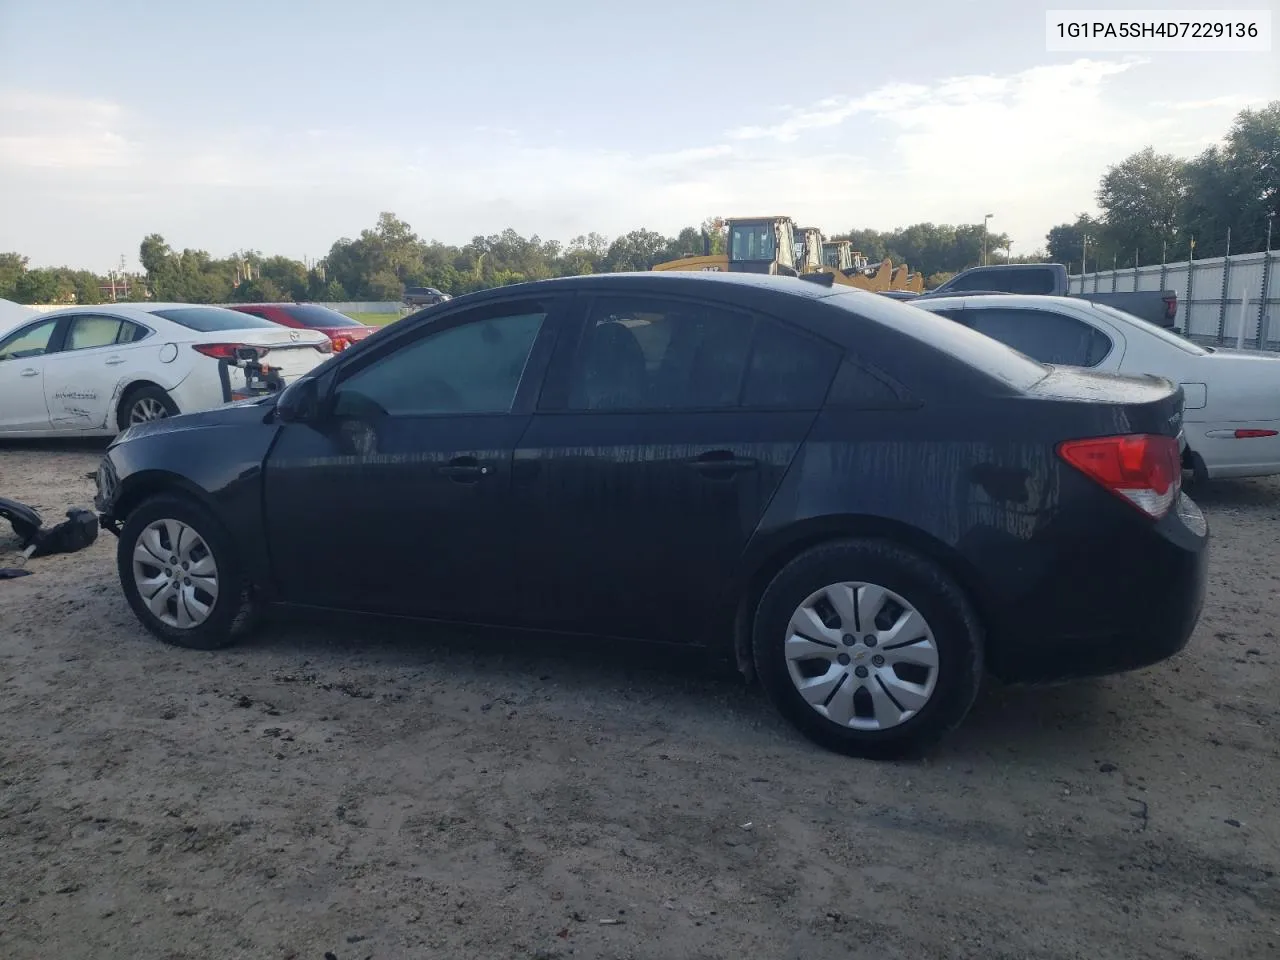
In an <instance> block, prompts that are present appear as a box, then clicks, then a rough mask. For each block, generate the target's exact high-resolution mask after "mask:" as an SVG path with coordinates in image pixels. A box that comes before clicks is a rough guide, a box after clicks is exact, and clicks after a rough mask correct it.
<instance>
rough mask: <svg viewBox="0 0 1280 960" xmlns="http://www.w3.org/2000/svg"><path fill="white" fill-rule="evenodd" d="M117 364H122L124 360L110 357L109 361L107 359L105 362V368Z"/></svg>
mask: <svg viewBox="0 0 1280 960" xmlns="http://www.w3.org/2000/svg"><path fill="white" fill-rule="evenodd" d="M117 363H124V358H122V357H112V358H111V359H109V360H108V361H107V366H108V367H114V366H115V365H116V364H117Z"/></svg>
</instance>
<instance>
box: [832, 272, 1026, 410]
mask: <svg viewBox="0 0 1280 960" xmlns="http://www.w3.org/2000/svg"><path fill="white" fill-rule="evenodd" d="M822 302H823V303H829V304H831V305H832V306H835V307H839V308H840V309H842V310H848V311H849V312H850V313H855V314H858V315H859V316H862V317H867V318H869V319H871V320H874V321H876V322H877V323H883V324H884V325H885V326H886V327H892V328H893V329H895V330H898V331H901V332H902V333H904V334H906V335H907V336H909V337H911V338H912V339H914V340H918V341H920V342H921V343H923V344H926V345H928V346H930V347H933V348H934V349H936V350H942V351H943V352H945V353H948V354H950V355H951V356H953V357H955V358H956V359H957V360H959V361H960V362H962V363H964V364H967V365H968V366H970V367H973V368H974V369H975V370H978V371H979V372H981V373H985V374H986V375H988V376H990V377H994V378H995V379H997V380H1000V381H1002V382H1004V383H1007V384H1009V385H1010V386H1012V387H1014V388H1015V389H1018V390H1027V389H1029V388H1031V387H1033V386H1034V385H1035V384H1037V383H1039V382H1040V381H1041V380H1043V379H1044V378H1045V377H1046V376H1048V374H1049V368H1048V367H1047V366H1045V365H1044V364H1042V363H1037V362H1036V361H1035V360H1032V359H1031V358H1030V357H1028V356H1026V355H1025V354H1022V353H1019V352H1018V351H1017V350H1014V349H1013V348H1012V347H1006V346H1005V345H1004V344H1003V343H1001V342H1000V341H998V340H993V339H992V338H991V337H988V336H985V335H983V334H981V333H978V332H977V331H976V330H971V329H970V328H968V327H966V326H964V325H963V324H960V323H956V322H954V321H952V320H948V319H947V318H945V317H940V316H937V315H935V314H933V313H930V312H929V311H927V310H921V309H919V308H918V307H914V306H911V305H910V304H908V303H903V302H901V301H899V300H894V299H892V298H890V297H881V296H875V295H868V294H865V293H856V292H853V291H848V292H845V291H841V292H839V293H833V294H831V295H830V296H827V297H823V298H822Z"/></svg>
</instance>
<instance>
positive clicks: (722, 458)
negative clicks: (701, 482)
mask: <svg viewBox="0 0 1280 960" xmlns="http://www.w3.org/2000/svg"><path fill="white" fill-rule="evenodd" d="M758 463H759V461H758V460H756V459H755V458H754V457H738V456H734V453H733V451H732V450H712V451H710V452H708V453H704V454H703V455H702V456H700V457H695V458H694V459H693V460H691V461H690V466H692V467H693V469H695V470H697V471H698V472H699V473H701V474H702V475H703V476H707V477H730V476H733V475H734V474H735V473H741V472H742V471H743V470H753V469H755V467H756V466H757V464H758Z"/></svg>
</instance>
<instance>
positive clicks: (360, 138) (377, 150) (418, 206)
mask: <svg viewBox="0 0 1280 960" xmlns="http://www.w3.org/2000/svg"><path fill="white" fill-rule="evenodd" d="M1142 65H1143V64H1142V63H1141V62H1140V61H1136V60H1126V61H1105V60H1088V59H1082V60H1076V61H1074V62H1062V63H1055V64H1050V65H1045V66H1038V67H1033V68H1030V69H1027V70H1022V71H1018V72H1011V73H1006V74H975V75H961V76H954V77H948V78H943V79H941V80H938V81H935V82H931V83H918V82H893V83H886V84H884V85H882V86H880V87H879V88H877V89H874V90H871V91H870V92H866V91H865V90H863V91H858V92H857V93H856V94H855V93H850V94H848V95H837V96H831V97H828V98H824V99H822V100H819V101H815V102H813V103H810V104H807V105H798V106H786V107H783V106H782V105H781V104H779V105H777V106H773V107H770V105H768V104H762V105H761V106H760V108H759V119H758V121H757V122H756V123H752V124H746V125H742V126H739V127H737V128H735V129H730V130H724V131H716V130H714V128H713V129H712V130H711V131H710V132H709V133H708V135H707V136H706V137H705V138H698V139H695V140H692V141H690V140H686V141H683V142H680V141H675V142H668V143H663V144H661V145H660V146H658V147H656V148H653V149H645V148H644V146H643V144H642V143H640V142H637V145H636V146H635V147H633V148H632V149H627V150H621V149H606V148H603V147H592V146H587V145H581V144H579V145H574V144H572V143H571V142H567V141H566V140H565V139H564V138H563V137H558V136H550V135H547V137H534V136H533V135H532V134H531V133H530V132H528V131H520V130H513V129H507V128H500V127H477V128H475V129H473V130H469V131H467V134H466V135H465V136H451V137H445V138H438V137H427V138H425V139H423V140H422V141H412V140H406V139H405V138H404V137H402V136H401V135H400V134H398V133H387V134H385V135H384V134H377V133H368V132H365V131H359V130H353V129H344V128H340V127H336V126H333V125H328V126H324V127H320V128H316V127H308V128H303V129H300V130H298V131H296V132H294V133H289V132H287V131H280V130H275V129H267V128H265V127H264V128H250V127H238V128H212V127H210V128H202V129H198V130H184V129H179V128H174V127H171V126H165V125H161V124H160V123H158V122H157V121H155V120H153V119H151V118H148V117H147V116H146V115H145V114H144V113H142V112H140V111H136V112H135V111H133V110H130V109H128V108H127V107H126V106H125V105H122V104H114V103H108V102H102V101H100V100H93V99H86V100H75V99H67V98H56V97H48V96H45V95H43V94H40V93H32V92H23V91H7V92H6V91H0V131H3V134H0V182H4V183H6V186H7V187H9V188H10V189H11V191H12V194H13V197H14V198H15V202H13V203H12V204H7V209H6V211H5V213H6V215H5V216H4V217H0V250H2V249H21V250H23V251H24V252H27V253H29V254H30V255H31V257H32V259H33V262H55V263H63V262H70V263H84V264H86V265H89V266H100V267H101V266H105V265H107V264H109V263H111V262H113V261H115V260H116V259H117V258H118V256H119V251H120V250H128V249H136V247H137V243H138V241H139V240H140V239H141V237H142V236H144V235H145V234H147V233H151V232H155V231H158V232H161V233H163V234H164V235H165V236H166V237H167V238H168V239H169V240H170V242H171V243H173V244H174V245H175V246H178V247H183V246H193V247H203V248H205V249H209V250H210V251H212V252H215V253H225V252H228V251H231V250H235V249H242V248H244V247H246V246H247V247H254V248H257V249H262V250H271V251H278V252H281V253H286V254H290V255H293V256H303V255H311V256H316V255H318V254H320V253H322V252H323V251H324V250H325V249H326V248H327V246H328V245H329V244H330V243H331V242H332V241H333V240H334V239H336V238H337V237H340V236H343V235H346V236H353V235H355V234H356V233H358V232H359V230H360V229H363V228H364V227H367V226H370V225H371V224H372V223H373V221H374V219H375V218H376V216H377V213H378V212H379V211H381V210H394V211H395V212H396V213H397V214H399V215H400V216H401V217H403V218H405V219H406V220H408V221H409V223H411V224H412V225H413V226H414V228H415V229H416V230H417V231H418V233H419V234H421V235H423V236H424V237H427V238H438V239H440V240H444V241H447V242H464V241H466V240H467V239H469V238H470V237H471V236H473V235H475V234H488V233H493V232H498V231H500V230H502V229H503V228H505V227H508V226H510V227H512V228H514V229H516V230H518V231H520V232H522V233H525V234H530V233H538V234H539V235H541V236H542V237H544V238H546V237H557V238H560V239H562V240H563V239H568V238H569V237H572V236H574V235H576V234H579V233H584V232H588V231H592V230H595V231H599V232H601V233H604V234H606V235H611V236H616V235H617V234H618V233H620V232H622V231H625V230H629V229H634V228H639V227H647V228H649V229H654V230H661V231H664V232H668V233H673V232H675V231H676V230H678V229H679V228H680V227H682V226H685V225H688V224H693V223H697V222H699V221H700V220H702V219H703V218H704V217H706V216H709V215H713V214H719V215H725V216H746V215H758V214H769V215H772V214H787V215H790V216H792V217H795V218H796V219H797V220H800V221H804V222H806V223H813V224H816V225H818V226H820V227H822V228H823V229H825V230H827V231H829V232H832V233H834V232H838V231H841V230H845V229H848V228H850V227H853V226H868V227H874V228H879V229H889V228H892V227H895V226H903V225H906V224H909V223H913V222H919V221H924V220H929V221H933V222H935V223H943V222H950V223H973V222H980V221H981V218H982V215H983V214H984V213H987V212H992V213H994V214H995V219H994V220H993V222H992V229H993V230H995V231H999V232H1008V233H1009V234H1011V235H1012V237H1013V239H1014V244H1015V246H1014V250H1015V252H1018V251H1024V252H1029V251H1030V250H1031V249H1033V248H1034V247H1036V246H1039V245H1042V244H1043V237H1044V234H1045V232H1046V231H1047V230H1048V228H1049V227H1050V226H1052V225H1053V224H1054V223H1058V222H1061V221H1062V220H1065V219H1068V218H1070V217H1072V216H1074V215H1075V214H1076V213H1077V212H1080V211H1082V210H1086V209H1091V208H1092V203H1091V201H1092V198H1093V195H1094V191H1095V189H1096V186H1097V182H1098V178H1099V176H1100V175H1101V174H1102V172H1103V171H1104V170H1105V168H1106V166H1107V165H1109V164H1113V163H1116V162H1118V161H1119V160H1121V159H1123V157H1124V156H1126V155H1127V154H1128V153H1130V152H1132V151H1134V150H1139V149H1141V148H1142V147H1144V146H1146V145H1147V144H1148V143H1151V144H1155V145H1157V146H1158V148H1159V149H1164V150H1169V149H1177V150H1182V149H1186V150H1188V151H1189V152H1190V151H1192V150H1193V149H1194V148H1197V147H1199V146H1200V145H1201V144H1202V143H1203V141H1204V140H1205V138H1206V137H1207V136H1208V135H1210V134H1218V135H1220V133H1221V129H1220V128H1221V127H1222V126H1223V125H1222V123H1221V117H1220V116H1219V113H1220V112H1221V111H1223V110H1224V109H1225V108H1227V107H1228V106H1229V105H1230V104H1229V103H1228V101H1230V100H1231V98H1230V97H1227V96H1225V95H1224V96H1211V95H1212V94H1214V93H1216V91H1213V90H1207V91H1205V93H1206V95H1207V96H1208V99H1206V100H1204V101H1188V102H1187V103H1192V102H1196V103H1204V104H1205V105H1206V109H1199V108H1194V109H1193V108H1192V107H1190V106H1187V107H1185V108H1183V109H1152V108H1151V106H1150V105H1149V104H1147V103H1143V102H1140V101H1136V100H1135V99H1133V98H1132V97H1128V98H1126V97H1125V96H1124V95H1123V92H1122V89H1121V82H1122V81H1123V80H1124V79H1125V77H1126V76H1127V75H1132V74H1133V73H1134V72H1135V71H1137V70H1138V69H1140V68H1141V67H1142ZM1232 102H1235V101H1232ZM1210 104H1211V105H1212V107H1213V109H1208V106H1209V105H1210ZM674 126H675V125H674V124H673V127H674ZM704 126H705V124H704ZM582 134H583V131H578V135H579V136H582ZM67 224H74V225H75V229H74V230H67V229H66V226H65V225H67Z"/></svg>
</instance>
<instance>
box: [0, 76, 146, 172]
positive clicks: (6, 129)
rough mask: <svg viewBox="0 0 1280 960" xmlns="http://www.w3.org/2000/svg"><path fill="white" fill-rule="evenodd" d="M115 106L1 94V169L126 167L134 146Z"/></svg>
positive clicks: (19, 92)
mask: <svg viewBox="0 0 1280 960" xmlns="http://www.w3.org/2000/svg"><path fill="white" fill-rule="evenodd" d="M124 122H125V115H124V110H123V108H121V107H120V106H119V105H118V104H114V103H109V102H105V101H101V100H89V99H86V100H82V99H74V98H68V97H57V96H50V95H47V94H42V93H36V92H32V91H26V90H0V131H3V133H0V169H3V168H4V167H7V166H13V167H23V166H33V167H55V168H60V169H97V168H102V167H126V166H128V165H129V164H130V163H131V162H133V160H134V145H133V144H132V143H131V142H130V140H129V138H128V136H127V135H126V134H125V133H124V132H123V124H124Z"/></svg>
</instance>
